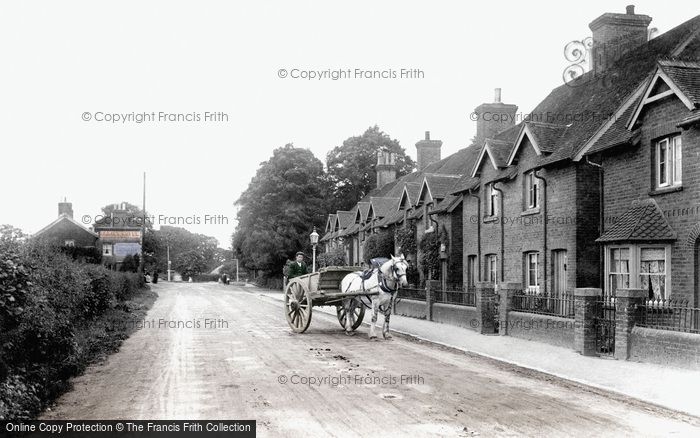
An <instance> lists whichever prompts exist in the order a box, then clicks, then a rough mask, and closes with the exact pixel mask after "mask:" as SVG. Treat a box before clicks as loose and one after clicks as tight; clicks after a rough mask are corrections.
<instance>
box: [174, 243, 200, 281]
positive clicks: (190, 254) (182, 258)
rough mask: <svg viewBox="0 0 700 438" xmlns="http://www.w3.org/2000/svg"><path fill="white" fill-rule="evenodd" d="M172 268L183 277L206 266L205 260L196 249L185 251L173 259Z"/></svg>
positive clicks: (195, 272)
mask: <svg viewBox="0 0 700 438" xmlns="http://www.w3.org/2000/svg"><path fill="white" fill-rule="evenodd" d="M173 268H174V269H175V270H176V271H177V272H179V273H180V274H182V277H183V279H184V278H187V277H192V276H193V275H198V274H201V273H202V272H204V271H205V269H206V268H207V261H206V259H205V258H204V256H203V255H202V253H201V252H199V251H197V250H190V251H185V252H183V253H181V254H179V255H178V256H177V257H176V258H175V260H173Z"/></svg>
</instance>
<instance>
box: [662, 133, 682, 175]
mask: <svg viewBox="0 0 700 438" xmlns="http://www.w3.org/2000/svg"><path fill="white" fill-rule="evenodd" d="M682 169H683V153H682V148H681V136H680V135H677V136H675V137H669V138H664V139H663V140H660V141H658V142H657V143H656V187H657V188H666V187H678V186H680V185H681V181H682V180H681V176H682Z"/></svg>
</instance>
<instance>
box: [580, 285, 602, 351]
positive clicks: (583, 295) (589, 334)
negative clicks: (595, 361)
mask: <svg viewBox="0 0 700 438" xmlns="http://www.w3.org/2000/svg"><path fill="white" fill-rule="evenodd" d="M602 292H603V291H602V290H601V289H597V288H592V287H590V288H578V287H577V288H576V290H575V292H574V300H575V301H574V311H575V320H574V349H575V350H576V351H577V352H579V353H581V354H582V355H584V356H596V355H597V354H596V327H595V318H596V314H595V311H596V302H597V301H598V300H600V297H601V295H602Z"/></svg>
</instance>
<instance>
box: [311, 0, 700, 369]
mask: <svg viewBox="0 0 700 438" xmlns="http://www.w3.org/2000/svg"><path fill="white" fill-rule="evenodd" d="M650 21H651V18H650V17H648V16H646V15H639V14H635V13H634V11H633V10H629V9H628V11H627V13H626V14H614V13H606V14H603V15H602V16H600V17H598V18H597V19H596V20H594V21H593V22H592V23H591V25H590V28H591V30H592V32H593V38H592V39H593V44H592V61H593V66H592V69H591V71H590V72H588V73H586V74H585V75H583V76H582V77H580V78H578V79H576V80H575V81H573V82H571V83H568V84H564V85H562V86H560V87H558V88H556V89H554V90H553V91H552V92H551V93H549V95H548V96H547V97H545V98H544V100H542V102H541V103H540V104H539V105H538V106H537V107H536V108H535V109H534V110H533V111H532V112H531V113H529V114H527V115H526V116H525V117H524V121H522V122H521V123H519V124H515V123H514V121H515V120H518V119H519V118H520V117H521V116H522V115H521V114H519V113H517V107H516V106H515V105H509V104H505V103H502V102H501V101H500V90H497V91H496V98H495V99H494V100H495V101H494V102H493V103H485V104H482V105H480V106H479V107H478V108H476V110H475V113H476V114H478V116H479V117H478V119H477V134H476V137H475V141H474V143H473V144H471V145H469V146H468V147H466V148H464V149H462V150H460V151H458V152H457V153H455V154H453V155H450V156H449V157H447V158H444V159H441V156H440V150H441V146H442V142H441V141H439V140H432V139H431V138H430V134H429V133H428V132H426V135H425V139H423V140H421V141H419V142H418V143H416V149H417V166H418V170H417V171H416V172H413V173H411V174H409V175H406V176H403V177H401V178H399V179H396V171H395V166H394V159H393V158H394V157H392V155H391V154H390V153H389V152H385V151H381V152H380V153H379V156H378V159H377V166H376V171H377V175H378V177H377V181H378V185H379V187H377V188H376V190H374V191H373V192H372V193H370V194H369V195H368V196H367V197H365V198H364V199H362V200H361V201H360V202H358V204H357V205H356V206H355V207H354V208H353V209H352V210H351V211H338V212H336V213H334V214H330V215H329V216H328V221H327V224H326V233H325V235H324V236H323V238H322V242H323V243H325V244H326V248H327V249H330V248H333V247H342V248H345V250H346V257H347V262H348V263H350V264H360V263H362V262H364V261H365V257H364V254H363V249H362V248H363V241H364V240H365V239H366V237H367V236H368V235H369V234H370V233H395V232H396V230H398V229H402V228H406V227H413V226H415V233H416V240H417V241H419V242H420V241H421V239H423V237H424V235H425V233H429V232H439V231H440V230H442V233H440V236H441V243H442V245H441V250H442V251H441V256H442V257H443V259H444V264H443V266H444V268H443V270H442V274H441V275H440V276H439V277H441V278H440V280H441V281H442V287H441V289H443V290H444V289H464V290H467V291H469V290H473V288H474V287H475V286H476V285H477V284H478V283H479V282H488V283H490V284H493V285H494V287H495V288H496V289H497V288H498V286H499V285H506V284H513V283H516V284H519V285H521V289H522V291H523V292H524V293H527V294H530V295H534V296H545V297H552V298H554V299H567V300H568V299H571V300H573V294H574V291H575V289H576V288H599V289H601V290H602V294H603V296H604V297H614V296H616V291H617V290H618V289H637V290H640V289H641V290H643V291H644V292H643V294H644V297H645V299H650V300H668V299H670V298H671V299H675V300H683V302H684V303H685V304H686V305H690V306H691V307H695V308H697V307H700V260H699V252H700V237H699V236H700V36H699V35H700V17H695V18H693V19H691V20H689V21H687V22H685V23H683V24H681V25H680V26H678V27H676V28H674V29H672V30H670V31H668V32H666V33H664V34H662V35H660V36H658V37H656V38H654V39H651V40H649V41H647V32H648V30H647V28H648V25H649V22H650ZM613 49H614V50H613ZM606 51H607V52H614V57H611V56H609V53H606ZM395 249H396V251H397V252H401V250H402V248H395ZM407 256H409V258H410V259H411V260H412V261H413V262H415V263H417V262H419V261H420V260H421V258H420V255H418V254H407ZM419 271H420V272H421V275H422V274H423V270H422V269H419ZM424 280H425V278H424V277H421V281H424ZM571 303H573V301H571ZM540 304H541V303H540ZM545 304H546V303H545ZM538 306H539V307H541V306H540V305H539V304H538V303H536V302H535V303H534V304H533V307H532V309H533V310H534V311H536V309H535V308H537V307H538ZM545 307H546V305H545ZM566 307H568V308H569V309H570V312H573V304H572V305H571V306H566ZM561 316H572V315H561ZM691 317H692V318H694V319H697V318H698V315H697V311H696V313H692V314H691ZM684 324H687V322H684ZM693 324H695V325H694V326H692V325H693ZM682 330H684V331H691V332H695V333H697V330H698V327H697V321H694V322H693V321H691V327H690V329H683V328H682ZM698 352H700V351H699V350H696V353H698ZM698 365H700V363H698Z"/></svg>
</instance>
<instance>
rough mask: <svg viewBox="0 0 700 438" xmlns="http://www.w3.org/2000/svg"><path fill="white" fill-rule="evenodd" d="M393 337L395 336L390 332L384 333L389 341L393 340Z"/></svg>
mask: <svg viewBox="0 0 700 438" xmlns="http://www.w3.org/2000/svg"><path fill="white" fill-rule="evenodd" d="M393 338H394V337H393V336H391V335H390V334H389V333H386V334H385V335H384V339H386V340H387V341H391V340H392V339H393Z"/></svg>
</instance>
